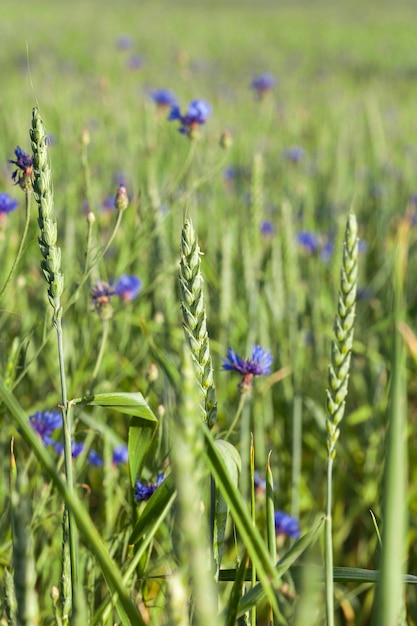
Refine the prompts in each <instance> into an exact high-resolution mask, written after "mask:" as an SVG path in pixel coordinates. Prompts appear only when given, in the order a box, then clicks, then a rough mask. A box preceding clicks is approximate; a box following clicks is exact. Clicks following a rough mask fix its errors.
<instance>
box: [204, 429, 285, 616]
mask: <svg viewBox="0 0 417 626" xmlns="http://www.w3.org/2000/svg"><path fill="white" fill-rule="evenodd" d="M200 427H201V428H202V429H203V433H204V437H205V442H206V450H205V456H206V461H207V464H208V467H209V469H210V471H211V473H212V475H213V478H214V480H215V482H216V485H217V487H218V488H219V490H220V492H221V494H222V496H223V497H224V499H225V501H226V503H227V505H228V507H229V509H230V513H231V515H232V517H233V520H234V522H235V525H236V528H237V530H238V532H239V534H240V536H241V538H242V542H243V544H244V546H245V547H246V549H247V551H248V554H249V557H250V559H251V561H252V563H253V566H254V567H255V568H256V570H257V572H258V575H259V580H260V581H261V586H262V589H263V593H262V594H261V595H266V596H267V598H268V601H269V603H270V604H271V606H272V608H273V610H274V613H275V615H276V617H277V619H278V620H280V623H281V624H285V623H286V622H285V620H284V618H283V616H282V615H281V613H280V611H279V608H278V603H277V599H276V597H275V590H277V589H279V587H280V584H281V582H280V577H279V575H278V573H277V570H276V569H275V568H274V564H273V563H272V561H271V558H270V556H269V553H268V549H267V546H266V545H265V542H264V541H263V539H262V537H261V535H260V534H259V531H258V529H257V528H256V526H254V525H253V524H252V520H251V517H250V514H249V511H248V509H247V506H246V504H245V502H244V501H243V499H242V496H241V494H240V493H239V491H238V490H237V489H236V488H235V486H234V485H233V483H232V481H231V479H230V476H229V473H228V471H227V469H226V467H225V464H224V461H223V459H222V457H221V455H220V453H219V451H218V450H217V447H216V445H215V442H214V440H213V437H212V435H211V434H210V431H209V430H208V428H207V427H206V426H205V425H204V423H203V422H201V424H200ZM252 606H253V605H252ZM244 612H246V611H244Z"/></svg>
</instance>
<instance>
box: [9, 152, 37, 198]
mask: <svg viewBox="0 0 417 626" xmlns="http://www.w3.org/2000/svg"><path fill="white" fill-rule="evenodd" d="M14 154H15V157H16V158H15V159H9V163H13V165H16V169H15V171H14V172H13V174H12V180H13V181H14V183H15V185H20V186H21V187H22V189H28V188H29V187H30V185H31V179H32V172H33V159H32V157H31V156H30V155H29V154H27V153H26V152H24V151H23V150H22V148H21V147H20V146H17V148H16V150H15V151H14Z"/></svg>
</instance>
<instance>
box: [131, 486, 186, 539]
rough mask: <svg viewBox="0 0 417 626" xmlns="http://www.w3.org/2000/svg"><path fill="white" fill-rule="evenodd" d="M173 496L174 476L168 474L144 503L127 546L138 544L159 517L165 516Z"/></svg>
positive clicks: (174, 493) (173, 498)
mask: <svg viewBox="0 0 417 626" xmlns="http://www.w3.org/2000/svg"><path fill="white" fill-rule="evenodd" d="M175 495H176V492H175V485H174V476H173V474H169V476H167V477H166V478H165V480H163V481H162V483H161V484H160V485H159V487H158V489H156V491H155V492H154V493H153V494H152V496H151V497H150V498H149V500H148V502H147V503H146V506H145V508H144V509H143V512H142V515H141V516H140V518H139V521H138V522H137V524H136V526H135V527H134V529H133V531H132V534H131V536H130V538H129V544H135V543H138V542H139V541H140V540H141V539H142V538H143V537H145V536H146V535H147V534H148V532H149V531H150V529H151V528H152V527H153V526H154V525H155V523H156V521H157V520H159V519H160V517H161V516H165V515H166V513H167V510H168V509H169V508H170V507H171V505H172V503H173V502H174V500H175Z"/></svg>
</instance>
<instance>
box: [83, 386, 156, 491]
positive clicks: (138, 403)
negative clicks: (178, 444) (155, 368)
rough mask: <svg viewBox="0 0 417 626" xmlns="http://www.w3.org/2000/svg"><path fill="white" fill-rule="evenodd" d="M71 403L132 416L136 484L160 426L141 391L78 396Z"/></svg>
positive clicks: (131, 464)
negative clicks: (98, 407) (99, 407)
mask: <svg viewBox="0 0 417 626" xmlns="http://www.w3.org/2000/svg"><path fill="white" fill-rule="evenodd" d="M71 404H83V405H88V406H101V407H103V408H107V409H113V410H115V411H117V412H118V413H125V414H127V415H130V416H131V420H130V424H129V440H128V451H129V473H130V480H131V485H132V486H133V485H134V484H135V481H136V478H137V477H138V476H139V475H140V472H141V469H142V467H143V465H144V463H145V458H146V455H147V453H148V450H149V447H150V445H151V443H152V440H153V438H154V435H155V432H156V429H157V427H158V420H157V418H156V417H155V415H154V414H153V412H152V411H151V409H150V408H149V405H148V403H147V402H146V400H145V398H144V397H143V396H142V394H141V393H139V392H136V393H127V392H112V393H101V394H97V395H94V396H91V397H90V396H86V397H85V398H76V399H75V400H72V402H71Z"/></svg>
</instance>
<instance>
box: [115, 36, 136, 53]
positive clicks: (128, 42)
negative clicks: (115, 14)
mask: <svg viewBox="0 0 417 626" xmlns="http://www.w3.org/2000/svg"><path fill="white" fill-rule="evenodd" d="M132 46H133V38H132V37H131V36H130V35H120V37H119V38H118V40H117V41H116V47H117V48H118V49H119V50H129V49H130V48H132Z"/></svg>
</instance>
